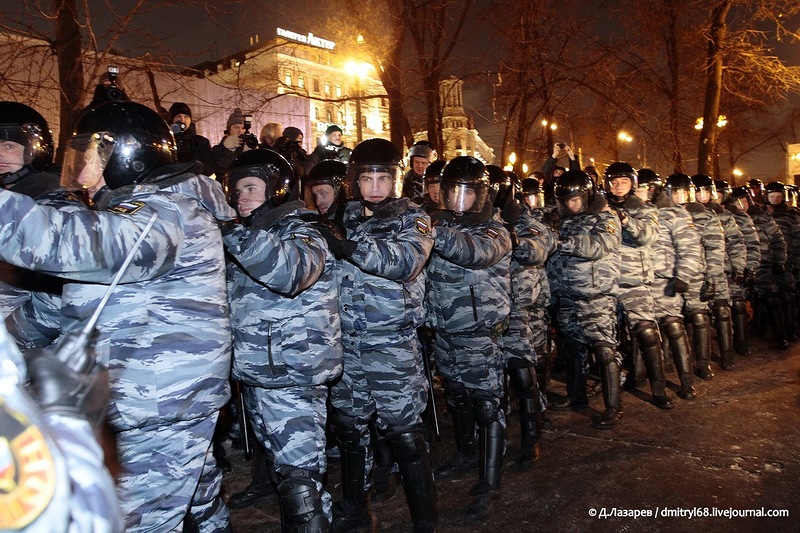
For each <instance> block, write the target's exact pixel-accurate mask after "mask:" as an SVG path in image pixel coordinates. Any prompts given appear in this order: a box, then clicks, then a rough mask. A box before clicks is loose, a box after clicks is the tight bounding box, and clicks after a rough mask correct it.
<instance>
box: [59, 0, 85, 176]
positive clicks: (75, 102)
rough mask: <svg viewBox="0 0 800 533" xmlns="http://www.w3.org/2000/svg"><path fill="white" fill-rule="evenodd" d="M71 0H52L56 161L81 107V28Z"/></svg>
mask: <svg viewBox="0 0 800 533" xmlns="http://www.w3.org/2000/svg"><path fill="white" fill-rule="evenodd" d="M75 4H76V2H75V0H53V5H54V7H55V10H56V17H55V22H56V38H55V41H54V42H53V53H54V54H55V56H56V58H57V60H58V83H59V86H60V87H61V111H60V116H59V119H60V122H61V127H60V128H59V135H58V152H57V153H56V161H60V160H61V157H62V156H63V155H64V150H65V148H66V142H65V141H66V139H67V138H68V137H69V136H70V135H71V132H72V130H73V128H74V127H75V123H76V122H77V120H78V116H79V115H80V113H81V111H82V109H83V97H84V79H83V50H82V41H81V27H80V24H79V23H78V11H77V8H76V5H75Z"/></svg>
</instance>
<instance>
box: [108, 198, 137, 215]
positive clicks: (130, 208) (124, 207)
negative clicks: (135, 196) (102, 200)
mask: <svg viewBox="0 0 800 533" xmlns="http://www.w3.org/2000/svg"><path fill="white" fill-rule="evenodd" d="M143 207H144V202H139V201H133V202H121V203H119V204H117V205H115V206H113V207H109V208H108V210H109V211H111V212H112V213H119V214H121V215H132V214H134V213H135V212H137V211H138V210H140V209H141V208H143Z"/></svg>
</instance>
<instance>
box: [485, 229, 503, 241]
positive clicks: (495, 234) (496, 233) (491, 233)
mask: <svg viewBox="0 0 800 533" xmlns="http://www.w3.org/2000/svg"><path fill="white" fill-rule="evenodd" d="M486 235H488V236H489V237H491V238H492V239H496V238H497V237H498V236H499V235H500V232H499V231H497V230H496V229H494V228H489V229H487V230H486Z"/></svg>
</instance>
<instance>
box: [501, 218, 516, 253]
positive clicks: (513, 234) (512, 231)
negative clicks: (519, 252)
mask: <svg viewBox="0 0 800 533" xmlns="http://www.w3.org/2000/svg"><path fill="white" fill-rule="evenodd" d="M504 226H505V228H506V230H508V234H509V236H510V237H511V249H512V250H516V249H517V248H519V235H517V230H516V229H515V228H514V226H512V225H511V224H504Z"/></svg>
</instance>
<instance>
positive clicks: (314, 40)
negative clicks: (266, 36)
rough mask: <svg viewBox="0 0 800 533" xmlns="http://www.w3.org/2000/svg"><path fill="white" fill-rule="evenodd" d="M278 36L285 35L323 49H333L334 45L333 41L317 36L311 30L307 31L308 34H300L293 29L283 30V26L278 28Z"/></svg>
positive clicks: (287, 37)
mask: <svg viewBox="0 0 800 533" xmlns="http://www.w3.org/2000/svg"><path fill="white" fill-rule="evenodd" d="M278 37H285V38H286V39H290V40H292V41H297V42H299V43H304V44H310V45H311V46H316V47H317V48H324V49H325V50H333V47H334V46H336V43H335V42H333V41H328V40H326V39H322V38H321V37H317V36H316V35H314V34H313V33H311V32H308V35H302V34H300V33H295V32H293V31H289V30H284V29H283V28H278Z"/></svg>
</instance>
